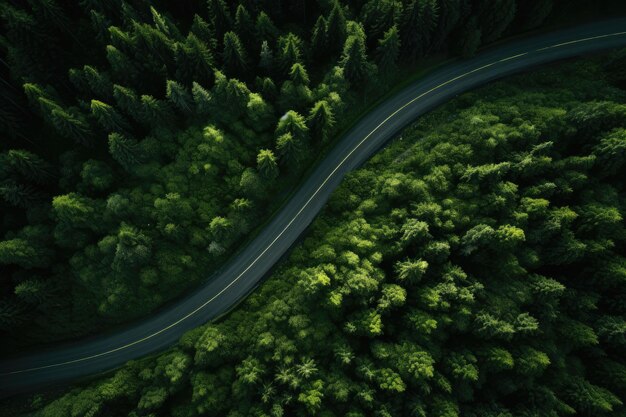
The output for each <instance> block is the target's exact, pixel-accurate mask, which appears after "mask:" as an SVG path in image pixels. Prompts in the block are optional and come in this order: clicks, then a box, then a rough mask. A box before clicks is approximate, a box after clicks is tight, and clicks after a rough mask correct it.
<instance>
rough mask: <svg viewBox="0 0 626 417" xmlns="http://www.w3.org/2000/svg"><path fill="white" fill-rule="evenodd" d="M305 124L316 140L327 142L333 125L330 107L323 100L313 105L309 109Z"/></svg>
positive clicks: (333, 120)
mask: <svg viewBox="0 0 626 417" xmlns="http://www.w3.org/2000/svg"><path fill="white" fill-rule="evenodd" d="M307 123H308V125H309V127H310V129H311V134H312V136H313V137H314V138H315V139H316V140H318V141H322V142H325V141H327V140H328V138H329V137H330V133H331V132H332V128H333V126H334V124H335V119H334V116H333V112H332V109H331V108H330V105H329V104H328V103H327V102H326V101H325V100H320V101H318V102H317V103H315V105H314V106H313V108H311V111H310V113H309V117H308V119H307Z"/></svg>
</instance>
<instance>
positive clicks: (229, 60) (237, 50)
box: [222, 32, 248, 77]
mask: <svg viewBox="0 0 626 417" xmlns="http://www.w3.org/2000/svg"><path fill="white" fill-rule="evenodd" d="M222 58H223V61H224V70H225V71H226V73H227V74H228V75H230V76H235V77H243V76H244V75H245V74H246V69H247V67H248V64H247V57H246V51H245V49H244V47H243V45H242V44H241V41H240V40H239V37H238V36H237V34H236V33H235V32H226V34H225V35H224V53H223V55H222Z"/></svg>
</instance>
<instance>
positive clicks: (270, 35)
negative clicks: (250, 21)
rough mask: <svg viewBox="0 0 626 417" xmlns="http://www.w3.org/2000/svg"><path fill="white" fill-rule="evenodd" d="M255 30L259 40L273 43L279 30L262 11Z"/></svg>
mask: <svg viewBox="0 0 626 417" xmlns="http://www.w3.org/2000/svg"><path fill="white" fill-rule="evenodd" d="M255 30H256V36H257V38H258V39H261V40H265V41H270V42H272V41H274V40H275V39H276V37H277V36H278V28H276V26H275V25H274V22H272V19H270V17H269V16H268V15H267V13H265V12H264V11H261V12H260V13H259V15H258V16H257V18H256V24H255Z"/></svg>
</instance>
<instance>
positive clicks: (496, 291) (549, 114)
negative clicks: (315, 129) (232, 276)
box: [4, 52, 626, 417]
mask: <svg viewBox="0 0 626 417" xmlns="http://www.w3.org/2000/svg"><path fill="white" fill-rule="evenodd" d="M625 56H626V53H624V52H622V53H618V54H615V55H613V56H611V57H610V58H602V59H600V58H597V59H593V60H586V61H579V62H577V63H569V64H563V65H561V66H559V67H558V68H553V69H547V70H542V71H541V72H538V73H535V74H530V75H524V76H518V77H515V78H513V79H511V80H510V81H506V82H499V83H496V84H493V85H491V86H489V87H485V88H483V89H481V90H479V91H476V92H473V93H468V94H464V95H462V96H460V97H459V98H457V99H455V100H454V101H452V102H450V103H449V104H447V105H446V106H445V107H444V108H442V109H439V110H437V111H435V112H434V113H431V114H430V115H428V116H426V117H424V118H422V119H421V120H419V121H418V122H417V123H416V124H414V125H412V126H411V127H409V128H408V129H407V130H406V131H404V132H403V133H402V135H401V136H400V137H399V138H397V139H396V140H395V141H394V142H393V143H392V144H391V145H390V146H389V147H388V148H386V149H385V150H383V151H382V152H381V153H380V154H378V155H376V156H375V157H374V158H373V159H372V160H371V161H370V162H368V163H367V164H366V165H365V166H364V167H363V168H361V169H359V170H358V171H356V172H354V173H352V174H350V175H349V176H348V177H347V179H346V180H345V181H344V182H343V184H342V185H341V186H340V188H339V189H337V190H336V192H335V193H334V194H333V196H332V198H331V200H330V202H329V204H328V206H327V208H326V209H325V210H324V211H323V213H322V214H321V215H320V217H319V218H318V219H317V220H316V221H315V222H314V224H313V226H312V227H311V230H310V233H309V234H308V236H307V237H306V239H305V240H304V241H302V242H301V243H300V244H298V245H297V246H296V247H295V248H294V250H293V251H292V253H291V254H290V257H289V259H288V260H287V261H286V262H284V263H282V264H281V265H280V266H279V267H278V269H277V270H276V271H275V273H274V274H273V276H272V277H271V278H269V280H268V281H266V282H265V283H264V284H263V285H262V286H261V287H260V288H259V289H258V290H257V291H256V292H255V293H253V294H252V295H251V296H250V297H249V298H248V299H247V300H246V301H245V302H244V303H243V304H242V305H241V306H240V307H239V308H238V309H237V310H235V311H234V312H233V313H232V314H231V315H230V316H228V317H227V318H225V319H223V320H222V321H220V322H217V323H212V324H208V325H205V326H203V327H201V328H198V329H196V330H194V331H192V332H190V333H188V334H187V335H185V336H184V337H183V338H182V339H181V341H180V344H179V345H178V346H177V347H176V348H174V349H172V350H170V351H168V352H166V353H164V354H162V355H160V356H158V357H155V358H151V359H146V360H143V361H138V362H131V363H129V364H128V365H127V366H125V367H124V368H122V369H121V370H119V371H116V372H115V373H113V374H111V375H110V376H108V377H106V378H105V379H102V380H99V381H95V382H92V383H91V384H89V385H87V386H85V387H83V388H76V389H74V390H71V391H68V392H67V393H66V394H65V395H64V396H62V397H60V398H58V399H55V398H54V395H52V396H49V395H34V396H32V397H30V400H29V401H24V400H21V401H20V402H19V404H20V407H17V408H18V409H21V410H22V412H24V413H27V412H33V411H35V410H37V414H33V415H37V416H41V417H66V416H72V417H74V416H76V417H78V416H84V415H89V416H92V417H96V416H129V417H136V416H151V417H157V416H172V417H193V416H198V417H199V416H218V415H219V416H229V417H239V416H259V417H261V416H267V417H270V416H271V417H280V416H305V415H315V416H326V417H331V416H348V417H361V416H379V417H388V416H416V417H425V416H428V417H456V416H470V417H473V416H475V417H479V416H480V417H496V416H497V417H513V416H520V417H540V416H541V417H557V416H590V417H591V416H593V417H601V416H625V415H626V406H625V405H624V403H625V402H626V357H624V351H625V350H626V320H625V318H626V258H624V254H625V253H626V251H625V249H626V228H625V222H624V213H625V212H626V189H625V186H626V183H625V182H624V178H626V90H624V89H623V88H626V71H624V57H625ZM24 404H27V405H26V406H24ZM11 410H12V409H11V408H10V407H5V409H4V411H5V413H7V414H11ZM29 415H30V414H29Z"/></svg>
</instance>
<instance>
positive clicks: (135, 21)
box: [0, 0, 623, 351]
mask: <svg viewBox="0 0 626 417" xmlns="http://www.w3.org/2000/svg"><path fill="white" fill-rule="evenodd" d="M571 4H572V2H565V1H563V2H559V1H554V2H553V1H551V0H533V1H523V2H521V1H520V2H516V1H515V0H498V1H487V0H472V1H470V0H439V1H436V0H411V1H408V0H405V1H400V0H383V1H377V0H372V1H369V2H365V1H341V2H339V1H336V0H320V1H310V0H290V1H269V0H268V1H242V2H225V1H223V0H208V1H180V2H176V3H175V5H174V4H173V3H170V2H165V1H162V2H159V1H154V2H150V1H145V0H136V1H125V0H110V1H91V0H81V1H69V0H67V1H61V0H29V1H26V2H21V1H7V0H3V1H1V2H0V22H1V23H0V25H1V32H0V33H1V35H0V46H1V48H0V51H1V52H0V54H1V55H2V66H1V67H0V75H1V76H2V83H0V96H1V99H0V131H1V132H2V133H1V134H0V137H1V141H0V151H1V153H0V210H1V212H2V220H1V223H0V332H1V333H0V334H1V335H2V339H3V342H4V343H3V344H2V345H3V346H2V349H3V350H5V351H7V350H13V349H15V348H18V347H20V346H24V345H30V344H37V343H45V342H49V341H53V340H59V339H67V338H72V337H78V336H81V335H84V334H88V333H92V332H95V331H97V330H99V329H100V328H102V327H106V326H109V325H112V324H115V323H119V322H122V321H127V320H131V319H133V318H136V317H139V316H142V315H144V314H146V313H148V312H150V311H152V310H154V309H155V308H157V307H158V306H161V305H162V304H163V303H164V302H166V301H168V300H170V299H172V298H173V297H175V296H177V295H179V294H180V293H182V292H183V291H184V290H185V289H188V288H190V287H193V285H196V284H198V283H200V282H201V281H202V280H203V279H205V278H206V277H207V276H209V275H210V273H211V271H213V270H215V268H217V267H218V266H219V265H220V264H221V263H222V262H223V261H224V260H225V259H226V258H227V257H228V256H229V255H230V254H232V253H233V251H235V250H236V249H237V248H238V247H239V246H240V245H241V244H242V242H245V239H246V238H248V237H249V236H250V234H251V233H254V227H255V226H258V225H259V224H261V223H262V221H259V219H267V218H268V216H269V215H270V214H271V213H272V212H273V210H275V209H276V207H277V205H278V204H279V203H280V201H281V199H282V198H285V197H286V196H287V195H288V194H289V192H290V190H292V189H293V187H294V186H295V184H297V182H298V181H299V178H300V177H301V176H302V175H303V172H305V171H306V168H307V167H308V166H309V165H310V163H311V161H313V160H314V158H315V156H316V155H318V154H319V153H320V152H322V151H323V149H324V146H329V145H328V144H329V143H330V142H331V141H332V139H333V138H334V137H335V135H336V134H337V133H338V132H340V131H341V130H342V129H343V128H345V127H347V126H348V125H349V124H350V123H351V122H352V120H353V119H354V118H355V117H356V116H358V114H359V112H360V111H362V110H363V109H365V108H366V107H367V105H368V103H371V102H372V101H373V100H374V99H375V98H376V97H380V96H381V94H383V93H384V92H385V91H387V90H388V89H389V87H390V86H391V85H393V84H394V83H395V82H397V81H399V80H400V79H401V78H402V76H403V75H404V74H407V71H410V70H411V69H412V68H419V65H420V63H421V62H423V61H424V59H425V58H426V57H428V56H439V57H445V56H451V55H466V56H467V55H471V54H473V53H474V52H475V51H476V49H477V48H478V47H479V46H481V45H484V44H489V43H491V42H493V41H495V40H497V39H499V38H502V37H503V36H509V35H511V34H514V33H518V32H524V31H528V30H531V29H534V28H537V27H539V26H540V25H541V24H542V23H543V22H544V21H545V20H546V18H549V19H552V21H556V22H558V21H560V20H563V19H567V18H568V16H570V17H571V18H576V17H577V16H578V13H580V14H581V15H582V14H584V10H585V8H584V7H583V8H582V9H581V8H576V7H571ZM576 4H580V5H584V4H587V2H584V1H581V2H578V3H576ZM581 7H582V6H581ZM585 7H586V8H587V9H591V10H593V12H594V13H595V14H598V15H610V13H609V12H612V11H615V10H618V9H621V8H623V6H622V5H620V2H618V1H616V2H601V3H600V4H596V3H594V5H593V7H589V5H588V4H587V6H585ZM403 71H404V72H403Z"/></svg>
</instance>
